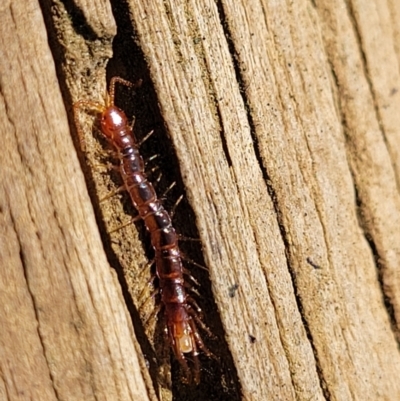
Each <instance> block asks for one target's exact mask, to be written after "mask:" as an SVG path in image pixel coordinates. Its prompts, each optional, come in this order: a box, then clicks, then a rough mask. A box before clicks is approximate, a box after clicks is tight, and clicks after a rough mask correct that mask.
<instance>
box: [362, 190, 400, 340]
mask: <svg viewBox="0 0 400 401" xmlns="http://www.w3.org/2000/svg"><path fill="white" fill-rule="evenodd" d="M354 191H355V197H356V205H357V218H358V222H359V225H360V227H361V229H362V231H363V233H364V237H365V240H366V241H367V243H368V245H369V247H370V249H371V252H372V257H373V259H374V264H375V267H376V270H377V279H378V282H379V286H380V288H381V293H382V301H383V303H384V305H385V308H386V311H387V313H388V317H389V321H390V326H391V329H392V331H393V333H395V335H396V339H397V341H400V333H399V330H398V327H397V324H396V317H395V311H394V306H393V303H392V301H391V299H390V297H389V296H388V295H387V291H386V290H385V282H384V275H385V268H386V267H385V262H384V261H382V258H381V256H380V255H379V251H378V249H377V246H376V244H375V241H374V239H373V236H372V235H371V234H370V230H369V229H368V227H367V223H366V222H365V220H364V218H363V214H364V213H363V209H364V206H363V202H362V199H361V196H360V194H359V191H358V190H357V186H355V187H354Z"/></svg>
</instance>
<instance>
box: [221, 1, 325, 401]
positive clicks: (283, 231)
mask: <svg viewBox="0 0 400 401" xmlns="http://www.w3.org/2000/svg"><path fill="white" fill-rule="evenodd" d="M217 7H218V11H219V15H220V20H221V23H222V26H223V29H224V32H225V37H226V40H227V44H228V47H229V51H230V54H231V55H232V63H233V65H234V69H235V74H236V80H237V82H238V83H239V86H240V93H241V96H242V98H243V103H244V105H245V108H246V114H247V119H248V122H249V126H250V133H251V136H252V140H253V144H254V147H253V148H254V153H255V157H256V159H257V160H258V161H259V163H258V164H259V166H260V169H261V172H262V175H263V179H264V182H265V183H266V187H267V191H268V194H269V196H270V198H271V201H272V204H273V207H274V211H275V215H276V218H277V223H278V227H279V231H280V234H281V238H282V241H283V243H284V246H285V254H286V261H287V269H288V272H289V274H290V276H291V280H292V285H293V289H294V296H295V300H296V304H297V309H298V311H299V313H300V316H301V319H302V323H303V326H304V329H305V331H306V335H307V338H308V340H309V343H310V345H311V348H312V350H313V355H314V358H315V364H316V371H317V375H318V378H319V382H320V387H321V389H322V392H323V394H324V397H325V399H327V400H330V399H332V397H331V394H330V392H329V388H328V386H327V383H326V381H325V378H324V376H323V372H322V369H321V367H320V366H321V363H320V361H319V357H318V352H317V349H316V347H315V345H314V340H313V337H312V334H311V330H310V328H309V325H308V322H307V319H306V316H305V314H304V308H303V303H302V299H301V296H300V294H298V292H297V288H298V285H297V280H296V272H295V271H294V269H293V268H292V267H291V262H290V261H291V259H292V257H291V254H290V249H291V246H290V242H289V240H288V238H289V237H288V235H287V233H286V228H285V224H284V219H283V217H282V212H281V210H280V207H279V201H278V197H277V195H276V192H275V189H274V187H273V181H272V180H271V177H270V175H269V174H268V172H267V170H266V168H265V167H264V163H263V158H262V156H261V153H260V147H259V144H258V139H257V136H256V135H255V132H256V124H255V122H254V120H253V117H252V113H251V110H250V107H249V101H248V98H247V95H246V90H247V88H246V84H245V80H244V79H243V78H242V74H241V68H240V64H239V62H238V59H239V58H240V57H239V53H238V52H237V51H236V48H235V43H234V41H233V39H232V38H231V32H230V29H229V25H228V23H227V22H226V21H227V19H226V15H225V12H224V8H223V4H222V2H221V1H218V2H217ZM271 302H272V303H273V304H274V300H273V299H272V298H271ZM293 385H294V383H293ZM293 387H294V386H293Z"/></svg>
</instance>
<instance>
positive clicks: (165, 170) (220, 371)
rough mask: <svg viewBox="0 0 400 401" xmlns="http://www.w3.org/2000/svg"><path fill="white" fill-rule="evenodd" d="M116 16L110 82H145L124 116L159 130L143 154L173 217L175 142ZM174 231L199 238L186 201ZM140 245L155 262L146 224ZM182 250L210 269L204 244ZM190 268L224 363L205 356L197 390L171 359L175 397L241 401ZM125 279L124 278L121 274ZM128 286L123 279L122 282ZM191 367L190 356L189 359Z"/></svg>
mask: <svg viewBox="0 0 400 401" xmlns="http://www.w3.org/2000/svg"><path fill="white" fill-rule="evenodd" d="M111 4H112V9H113V14H114V17H115V19H116V23H117V26H118V33H117V36H116V37H115V40H114V43H113V53H114V57H113V58H112V59H111V60H110V62H109V64H108V68H107V78H108V80H109V79H110V78H111V77H112V76H115V75H118V76H122V77H123V78H125V79H127V80H129V81H131V82H135V81H137V80H138V79H142V80H143V83H142V86H141V88H140V89H139V90H137V91H136V92H137V94H136V96H134V97H133V98H132V97H131V98H130V99H131V101H130V103H129V104H128V102H127V103H126V107H125V106H124V110H125V111H126V113H127V115H128V116H132V115H134V116H135V134H136V135H137V137H138V138H139V140H140V138H142V137H144V136H145V135H146V134H147V133H148V132H149V131H150V130H154V131H155V132H154V134H153V135H152V136H151V137H150V138H149V139H148V140H147V141H146V142H145V143H144V144H143V146H141V148H140V152H141V154H142V156H143V157H144V158H145V159H146V158H148V157H151V156H152V155H154V154H157V155H160V156H159V157H158V158H157V161H156V163H157V165H158V168H159V170H160V171H161V172H162V178H161V181H160V183H159V184H157V186H156V191H157V194H159V195H160V194H162V193H163V192H164V190H165V188H167V187H168V186H169V185H170V184H171V183H172V182H176V186H175V187H174V189H173V191H171V192H169V193H168V195H167V196H166V199H165V200H164V206H165V208H166V210H169V211H171V210H172V208H173V206H174V204H175V202H176V199H177V198H178V197H179V195H180V194H185V188H184V185H183V182H182V178H181V175H180V169H179V163H178V160H177V157H176V154H175V151H174V148H173V146H172V144H171V140H170V139H169V138H168V135H167V133H166V131H165V128H164V122H163V118H162V116H161V113H160V110H159V106H158V99H157V95H156V93H155V90H154V87H153V85H152V82H151V79H150V74H149V70H148V67H147V64H146V62H145V59H144V55H143V53H142V51H141V49H140V47H139V44H138V43H137V42H138V39H137V38H138V34H137V32H135V31H134V30H133V28H132V23H131V20H130V16H129V9H128V5H127V3H126V2H121V1H113V2H112V3H111ZM125 201H126V204H127V205H128V206H127V208H128V209H129V212H130V213H135V212H134V211H133V208H132V207H131V206H130V200H129V199H128V197H126V198H125V199H124V204H125ZM173 225H174V227H175V228H176V229H177V231H178V232H179V233H180V234H181V235H183V236H185V237H190V238H199V234H198V231H197V228H196V220H195V215H194V212H193V210H192V209H191V207H190V205H189V203H188V202H187V201H186V198H184V200H183V201H182V202H181V203H180V204H179V207H178V208H177V210H176V213H175V215H174V219H173ZM140 226H141V227H140V228H139V229H140V231H141V239H142V240H143V244H144V247H145V249H146V254H147V257H148V258H149V260H151V259H152V258H153V256H154V253H153V250H152V247H151V244H150V238H149V236H148V234H147V232H146V230H145V227H144V225H143V224H140ZM179 246H180V248H181V250H182V254H183V255H188V258H190V259H192V260H194V261H195V262H196V263H198V264H200V265H202V266H205V261H204V259H203V254H202V250H201V244H200V243H198V242H185V241H182V242H180V245H179ZM184 264H185V267H186V268H187V269H188V270H190V271H191V274H192V275H193V276H194V277H195V279H196V280H197V281H198V282H199V283H200V288H198V291H199V292H200V298H199V297H196V295H195V294H191V295H192V296H193V297H194V298H196V301H197V302H198V303H199V304H200V306H201V308H202V311H203V314H204V319H203V321H204V323H206V325H207V326H208V327H209V329H210V330H211V332H212V333H213V334H214V335H215V336H216V337H217V338H218V340H219V341H218V348H219V349H216V342H215V340H214V339H212V338H211V339H210V338H209V337H208V336H207V335H206V333H205V332H204V331H203V330H202V329H201V328H199V333H200V335H201V336H202V339H203V341H204V342H205V344H206V346H207V348H209V349H210V350H211V352H213V353H214V354H215V355H217V356H218V357H220V358H221V359H219V360H215V359H213V358H208V357H206V356H205V355H204V354H203V353H200V355H199V359H200V366H201V381H200V384H199V385H197V386H194V385H192V384H186V383H185V382H184V380H183V375H182V371H181V368H180V366H179V363H178V362H177V361H176V360H175V358H174V357H173V356H171V368H172V393H173V399H174V400H175V401H178V400H187V401H189V400H193V401H194V400H200V399H207V400H210V401H212V400H215V401H217V400H221V401H223V400H227V401H228V400H236V399H237V400H239V398H237V397H238V396H237V395H236V393H237V389H236V385H233V384H232V383H237V382H238V379H237V377H236V375H235V374H233V373H232V372H233V370H234V368H233V366H234V365H233V360H232V357H231V355H230V354H229V351H228V346H227V344H226V342H225V340H224V339H225V336H224V332H223V328H222V323H221V320H220V317H219V314H218V312H217V311H218V309H217V306H216V304H215V301H214V298H213V294H212V290H211V282H210V279H209V275H208V273H207V272H206V271H204V270H202V269H199V268H196V267H193V266H191V265H190V263H188V262H185V261H184ZM121 276H123V274H121ZM121 280H123V277H121ZM164 327H165V324H164V322H163V319H162V316H159V319H157V325H156V331H155V334H154V344H155V348H156V352H157V354H158V353H160V354H163V353H165V349H166V350H167V353H168V354H170V353H171V352H170V346H169V342H168V339H167V338H166V336H165V335H164V334H163V330H164ZM188 360H189V365H190V356H188ZM150 372H151V375H152V378H153V384H154V385H155V386H157V370H156V369H154V370H153V369H150ZM224 382H225V383H227V385H228V386H229V385H230V386H229V387H228V388H226V387H224V385H223V384H222V383H224Z"/></svg>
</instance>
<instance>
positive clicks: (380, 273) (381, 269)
mask: <svg viewBox="0 0 400 401" xmlns="http://www.w3.org/2000/svg"><path fill="white" fill-rule="evenodd" d="M328 63H329V64H330V66H331V73H332V77H333V80H334V84H335V86H336V88H337V89H338V91H340V82H339V79H338V77H337V75H336V73H335V69H334V66H333V65H332V64H331V62H330V61H329V60H328ZM337 107H338V112H339V113H340V118H341V125H342V127H343V132H344V137H345V140H346V142H347V146H346V147H347V148H350V152H353V150H352V149H351V146H352V145H351V143H352V139H351V138H350V137H349V135H348V134H347V132H348V130H349V128H348V124H347V121H346V116H345V113H343V108H342V105H341V102H340V98H339V97H338V98H337ZM347 164H348V166H349V171H350V174H351V177H352V181H353V188H354V194H355V203H356V215H357V220H358V224H359V226H360V227H361V229H362V232H363V234H364V237H365V239H366V241H367V243H368V245H369V247H370V249H371V252H372V255H373V258H374V263H375V266H376V270H377V278H378V282H379V285H380V288H381V293H382V298H383V303H384V305H385V308H386V310H387V313H388V317H389V321H390V325H391V328H392V331H393V332H394V333H395V334H396V336H397V340H398V341H400V333H399V330H398V327H397V324H396V318H395V312H394V306H393V303H392V301H391V299H390V297H389V296H388V295H387V291H386V289H385V284H384V274H385V268H386V267H385V266H384V263H382V262H381V260H382V258H381V257H380V255H379V252H378V249H377V246H376V244H375V241H374V240H373V236H372V235H371V234H370V233H369V231H370V230H369V229H368V227H367V223H366V222H365V219H364V217H363V215H364V213H363V209H364V206H363V202H362V196H361V195H360V193H359V190H358V188H357V185H356V177H355V174H354V171H353V169H352V167H351V163H349V162H348V163H347Z"/></svg>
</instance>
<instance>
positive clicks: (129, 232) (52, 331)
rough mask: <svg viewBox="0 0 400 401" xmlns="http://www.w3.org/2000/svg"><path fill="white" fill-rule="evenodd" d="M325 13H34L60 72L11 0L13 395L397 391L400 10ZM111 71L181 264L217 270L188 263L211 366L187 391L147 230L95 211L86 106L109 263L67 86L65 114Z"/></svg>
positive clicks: (5, 373)
mask: <svg viewBox="0 0 400 401" xmlns="http://www.w3.org/2000/svg"><path fill="white" fill-rule="evenodd" d="M331 3H332V2H330V1H325V0H316V1H314V2H306V1H299V2H295V3H290V4H289V3H283V2H271V1H256V0H250V1H242V2H237V1H236V2H234V1H231V0H221V1H220V2H217V3H216V2H214V1H201V2H200V1H198V0H175V1H161V0H150V1H144V0H142V1H140V0H135V1H134V0H130V1H127V2H126V3H122V2H119V3H118V4H114V3H112V2H111V3H109V2H107V1H93V2H87V1H80V2H78V1H77V2H76V3H67V5H65V4H64V3H61V2H57V1H56V2H53V3H52V4H51V5H50V4H49V3H48V2H46V1H43V2H42V4H41V9H42V12H43V15H44V18H45V21H46V27H47V32H48V35H49V42H50V45H51V49H52V53H53V57H54V61H53V60H52V59H51V54H50V52H49V49H48V47H47V44H46V43H47V39H46V36H45V34H44V25H43V21H42V19H41V16H40V11H39V8H38V5H37V4H36V3H33V2H30V3H29V7H27V2H25V1H23V0H18V1H16V2H13V3H7V4H6V5H4V6H1V7H2V8H1V15H2V16H3V15H4V17H3V20H4V21H5V23H3V25H2V27H1V29H2V32H1V33H2V34H1V35H0V38H1V40H2V47H1V48H2V49H3V54H4V56H3V57H2V58H0V80H1V81H0V84H1V94H2V103H1V104H2V106H1V107H2V111H3V112H2V113H1V116H2V119H3V121H2V129H1V130H2V133H3V135H2V137H3V138H5V141H4V144H5V148H6V149H5V150H6V152H4V153H3V155H7V156H8V157H3V156H2V157H1V166H2V168H1V191H2V193H1V196H0V200H1V202H2V204H1V212H2V213H1V216H2V220H3V221H2V224H1V227H2V228H1V229H2V232H1V242H0V246H1V251H0V252H1V269H2V274H1V276H0V277H1V279H0V283H1V284H0V285H1V294H2V295H1V297H2V298H1V299H2V304H3V305H4V307H3V308H0V321H1V323H2V327H5V328H6V329H5V330H4V331H3V332H2V333H1V334H0V339H1V343H0V345H1V352H2V358H1V361H2V362H1V365H0V366H1V372H2V378H3V380H2V386H1V387H0V388H1V390H0V391H1V392H2V393H3V394H7V397H8V398H7V399H21V398H22V399H24V397H25V398H29V397H30V398H31V399H37V398H38V396H37V394H40V399H53V398H54V399H56V398H62V397H64V398H65V399H85V400H90V399H93V398H97V399H110V400H114V399H121V400H122V399H124V400H125V399H135V400H139V399H140V400H145V399H148V398H154V397H156V396H155V394H157V397H158V398H159V399H162V400H167V399H172V398H173V399H175V400H183V399H185V400H199V399H201V400H203V399H204V400H205V399H207V400H225V399H226V400H228V399H229V400H238V399H244V400H266V399H273V400H324V399H326V400H340V401H342V400H393V399H397V398H400V385H399V381H398V371H399V368H400V355H399V350H398V338H399V337H398V335H399V321H400V317H399V316H400V311H399V310H400V309H399V307H400V303H399V296H400V289H399V285H400V284H399V283H400V281H399V280H400V278H399V268H398V266H399V261H400V247H399V244H400V224H399V222H400V198H399V182H400V181H399V165H400V162H399V160H398V159H399V150H398V149H400V147H399V145H400V144H399V141H400V140H399V127H400V124H399V121H398V119H399V118H400V117H399V113H397V112H396V111H397V110H398V109H399V106H400V105H399V102H400V93H399V87H400V77H399V55H400V53H399V49H400V45H399V44H400V36H399V27H398V23H397V20H396V16H398V15H400V3H399V2H398V1H395V0H391V1H387V2H384V1H380V0H376V1H371V2H369V3H368V5H366V4H365V2H361V1H357V0H353V1H351V2H339V3H337V2H336V4H331ZM11 4H12V5H11ZM35 4H36V6H35ZM113 14H114V16H113ZM114 18H115V20H114ZM3 20H2V21H3ZM116 26H117V27H118V29H116ZM38 27H40V29H38ZM33 32H35V34H34V35H33ZM11 38H13V40H11ZM6 44H7V46H6ZM21 49H23V50H21ZM22 54H24V56H23V57H22ZM112 54H113V55H114V56H113V58H112V59H111V60H110V61H109V59H110V58H111V57H112ZM38 60H40V64H39V61H38ZM44 61H45V62H44ZM54 62H55V66H56V70H57V73H58V82H57V79H56V77H55V73H54ZM11 66H12V68H11ZM39 66H40V67H39ZM106 69H107V70H106ZM106 74H107V77H108V78H109V77H110V76H111V75H121V76H123V77H124V78H126V79H129V80H131V81H135V80H137V79H139V78H142V79H143V85H142V88H140V89H138V90H137V91H136V92H137V93H136V95H134V96H133V106H131V109H129V107H130V106H129V104H128V103H129V100H128V99H131V98H129V97H125V98H124V96H129V94H127V93H125V92H124V90H121V92H118V94H117V103H118V102H120V103H121V104H125V106H126V107H127V112H128V114H129V113H131V114H129V115H133V114H135V116H136V123H135V128H136V132H137V134H138V137H141V136H144V134H145V133H146V132H147V131H148V130H150V129H153V128H155V134H154V135H153V138H150V139H149V144H147V143H146V144H145V145H144V149H143V152H144V153H149V155H151V152H152V151H154V152H155V153H159V154H160V156H161V157H160V158H161V161H160V169H161V170H162V172H163V175H164V180H165V181H168V180H177V181H178V185H177V186H178V189H179V190H181V191H184V193H185V195H186V199H187V203H188V204H189V205H190V207H189V206H188V205H186V206H184V207H183V209H182V210H181V211H179V209H178V211H177V225H178V228H182V230H185V229H188V230H190V226H192V230H194V231H193V232H195V233H196V230H197V232H198V234H196V235H198V236H199V237H200V239H201V243H202V252H201V255H197V253H196V252H197V251H198V249H197V251H195V253H194V256H192V254H189V255H188V256H189V257H190V258H193V257H194V258H195V260H196V261H198V260H199V261H200V263H203V262H202V261H201V259H202V258H204V263H205V264H206V266H207V268H208V269H209V274H206V273H204V272H202V271H198V270H196V269H195V267H193V268H192V266H190V265H188V267H189V268H190V269H191V271H192V272H193V275H194V276H195V277H196V279H198V280H199V281H200V282H201V284H202V285H201V287H200V289H199V291H200V294H201V297H200V300H199V301H200V305H201V306H202V308H203V309H204V312H205V317H204V321H205V322H206V324H207V325H208V326H209V327H210V328H211V329H212V330H213V332H214V333H215V338H209V337H208V336H207V335H206V334H205V333H204V335H203V338H204V339H205V342H206V345H207V346H208V347H209V348H210V349H211V351H212V352H213V353H214V354H215V355H216V360H207V359H206V358H202V363H203V371H202V382H201V384H200V386H198V387H197V388H193V387H191V386H188V385H185V384H184V383H182V380H181V378H180V375H179V369H176V368H175V367H174V363H173V369H172V382H170V380H171V379H170V378H169V377H168V375H169V373H168V370H169V366H170V361H169V354H168V350H167V351H165V346H163V342H165V340H164V339H163V338H162V336H160V335H157V329H156V330H153V329H151V328H149V325H148V323H147V322H146V318H145V316H146V315H147V313H148V312H149V311H151V309H152V308H153V305H152V304H151V302H150V303H149V304H148V305H147V306H148V307H149V308H148V309H147V310H145V311H143V310H142V309H141V308H140V304H141V292H142V288H143V285H144V284H143V283H144V282H145V281H146V278H144V279H143V275H142V273H141V272H142V271H143V266H146V260H147V259H148V257H151V254H149V255H147V251H146V247H147V245H146V239H145V238H144V239H143V237H144V236H143V232H141V228H140V226H139V227H136V226H133V225H132V226H130V227H127V228H125V229H123V230H119V231H118V232H113V233H110V231H112V229H113V228H115V227H117V226H118V225H119V224H121V222H124V221H126V220H127V219H128V218H129V216H130V215H131V214H132V210H131V208H130V207H129V205H127V199H126V198H124V197H118V196H117V197H113V198H112V199H107V200H106V201H104V202H100V201H99V199H101V198H103V197H105V196H107V194H108V193H109V192H110V190H112V189H113V188H114V189H115V188H116V187H117V186H118V177H114V176H115V175H114V176H113V174H112V173H111V174H110V172H109V171H108V170H109V169H107V168H106V167H104V166H103V167H98V166H97V165H98V164H99V163H101V162H102V161H104V159H107V157H104V156H103V152H104V149H103V145H104V144H103V143H102V141H101V138H99V136H98V135H97V137H96V129H95V128H93V122H94V118H93V116H92V115H90V113H86V112H82V114H81V115H80V116H79V121H80V124H82V133H83V137H84V145H85V152H84V153H82V154H81V155H84V156H82V158H81V165H82V166H83V168H84V170H85V178H86V184H87V185H88V187H89V192H90V194H91V198H92V202H93V205H94V208H95V211H96V217H97V226H98V227H99V228H100V231H101V235H102V240H103V244H104V247H105V250H106V253H105V252H104V249H103V247H102V245H101V242H100V241H99V239H100V237H99V233H98V230H99V228H98V227H97V226H96V222H95V220H94V218H93V216H94V214H93V209H92V206H91V205H90V203H89V198H88V196H87V195H86V193H87V192H86V191H87V190H86V184H85V182H84V180H83V179H82V178H83V175H82V172H81V170H80V166H79V164H78V163H77V158H76V154H75V151H74V148H73V146H72V142H71V140H70V139H69V138H70V137H69V134H68V126H67V123H66V121H67V120H66V114H65V110H64V108H63V105H62V103H61V97H60V89H59V87H61V91H62V94H63V98H64V103H65V106H66V108H67V111H68V113H69V118H70V122H71V121H72V113H71V105H72V103H73V102H74V101H77V100H79V99H91V100H95V101H103V99H104V94H105V88H106V79H105V77H106ZM73 131H74V130H73ZM92 133H94V136H93V135H92ZM75 134H76V132H75ZM75 143H76V145H77V146H78V147H80V144H79V143H78V140H77V138H76V136H75ZM146 146H148V148H146ZM172 150H173V151H172ZM166 155H167V156H168V157H170V156H171V159H168V160H167V161H165V159H166ZM175 157H176V159H175ZM163 160H164V161H163ZM188 227H189V228H188ZM193 227H195V228H196V230H195V229H194V228H193ZM107 233H109V234H107ZM105 254H106V255H107V257H108V261H111V264H112V266H113V267H114V268H116V271H117V273H118V280H116V275H115V274H113V273H111V271H110V268H109V265H108V263H107V259H106V257H105V256H106V255H105ZM144 269H145V273H144V276H146V267H144ZM120 271H123V274H119V273H120ZM147 277H148V273H147ZM119 286H122V290H123V292H124V297H122V292H121V288H120V287H119ZM125 288H128V289H129V292H130V295H127V293H126V291H125ZM130 297H131V298H130ZM130 300H132V304H130V302H131V301H130ZM124 303H125V304H126V306H127V307H128V309H129V314H128V313H127V309H126V306H125V305H124ZM6 306H7V307H6ZM132 322H133V325H134V327H135V330H134V331H133V330H132ZM156 326H157V325H156ZM161 326H162V325H161ZM161 331H162V327H161ZM135 335H136V336H137V337H138V338H139V343H140V347H139V346H138V345H137V344H138V343H137V340H135ZM143 355H144V356H143ZM145 359H146V361H147V363H148V364H149V366H150V367H149V371H150V375H151V378H152V379H151V380H150V379H149V371H148V370H147V367H146V365H145V364H144V360H145ZM33 373H34V374H35V381H33V380H32V374H33ZM163 375H164V379H162V376H163ZM153 386H154V389H153ZM22 392H23V393H24V395H21V394H22ZM18 397H19V398H18ZM46 397H47V398H46Z"/></svg>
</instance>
